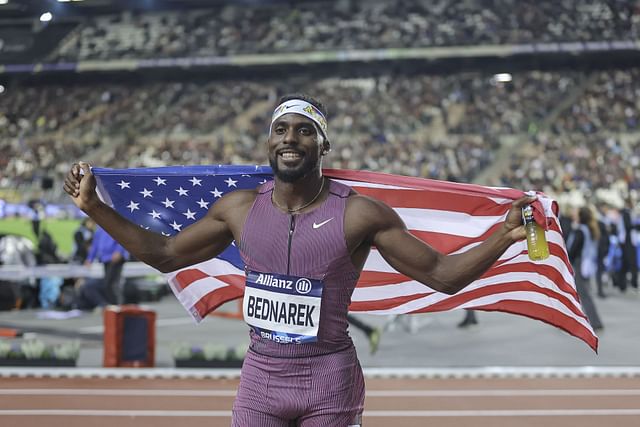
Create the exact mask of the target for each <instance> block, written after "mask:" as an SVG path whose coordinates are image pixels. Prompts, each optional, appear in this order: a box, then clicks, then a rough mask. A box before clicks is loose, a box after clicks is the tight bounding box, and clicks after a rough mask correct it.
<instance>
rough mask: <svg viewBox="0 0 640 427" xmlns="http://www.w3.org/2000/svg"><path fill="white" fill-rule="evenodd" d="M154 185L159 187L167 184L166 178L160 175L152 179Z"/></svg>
mask: <svg viewBox="0 0 640 427" xmlns="http://www.w3.org/2000/svg"><path fill="white" fill-rule="evenodd" d="M153 181H154V182H155V183H156V185H157V186H158V187H159V186H161V185H167V180H166V179H162V178H160V177H157V178H156V179H154V180H153Z"/></svg>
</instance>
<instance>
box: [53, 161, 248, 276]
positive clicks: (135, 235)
mask: <svg viewBox="0 0 640 427" xmlns="http://www.w3.org/2000/svg"><path fill="white" fill-rule="evenodd" d="M82 169H83V171H84V176H81V174H80V166H78V165H74V167H73V168H72V169H71V171H69V174H68V175H67V179H66V180H65V186H64V188H65V191H66V192H67V193H68V194H69V195H70V196H71V198H72V199H73V201H74V203H75V204H76V205H77V206H78V207H79V208H80V209H82V210H83V211H84V212H86V213H87V215H89V216H90V217H91V218H93V220H94V221H95V222H96V223H97V224H99V225H100V226H101V227H102V228H104V229H105V230H106V231H107V232H108V233H109V234H110V235H111V236H112V237H113V238H114V239H115V240H117V241H118V242H119V243H120V244H121V245H122V246H124V248H125V249H127V250H128V251H129V252H130V253H131V254H133V255H134V256H135V257H136V258H137V259H139V260H140V261H142V262H145V263H147V264H149V265H150V266H152V267H154V268H156V269H158V270H160V271H162V272H169V271H174V270H176V269H178V268H181V267H186V266H188V265H192V264H195V263H198V262H201V261H205V260H207V259H210V258H212V257H214V256H216V255H218V254H219V253H220V252H222V251H223V250H224V249H225V248H226V247H227V246H228V245H229V244H230V243H231V242H232V241H233V238H234V236H233V232H232V229H231V227H230V220H229V218H234V217H235V218H237V217H238V216H239V215H241V213H242V211H243V207H244V205H245V204H246V202H247V201H248V200H249V199H250V197H251V195H250V194H247V192H244V193H242V194H235V193H236V192H234V193H230V194H229V195H228V196H225V197H223V198H222V199H220V200H219V201H218V202H217V203H215V204H214V205H213V206H212V207H211V209H210V210H209V212H208V213H207V215H206V216H205V217H204V218H202V219H201V220H199V221H198V222H196V223H194V224H192V225H191V226H189V227H187V228H185V229H184V230H183V231H181V232H180V233H178V234H177V235H175V236H173V237H165V236H162V235H159V234H156V233H153V232H151V231H148V230H144V229H142V228H140V227H139V226H137V225H136V224H134V223H132V222H131V221H129V220H127V219H126V218H124V217H122V216H121V215H120V214H118V213H117V212H115V211H114V210H113V209H112V208H110V207H109V206H107V205H105V204H104V203H103V202H101V201H100V200H99V199H98V197H97V195H96V194H95V178H94V177H93V174H91V171H90V169H89V166H88V165H87V164H82ZM237 193H241V192H237Z"/></svg>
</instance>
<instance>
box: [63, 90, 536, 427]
mask: <svg viewBox="0 0 640 427" xmlns="http://www.w3.org/2000/svg"><path fill="white" fill-rule="evenodd" d="M325 117H326V110H325V109H324V106H323V105H322V104H320V103H319V102H317V101H316V100H314V99H313V98H310V97H307V96H305V95H291V96H286V97H283V98H282V99H281V100H280V103H279V105H278V107H277V108H276V109H275V111H274V113H273V116H272V120H271V127H270V132H269V137H268V140H267V151H268V156H269V163H270V165H271V167H272V169H273V173H274V181H272V182H268V183H266V184H263V185H262V186H260V187H258V188H256V189H255V190H246V191H245V190H237V191H234V192H232V193H228V194H226V195H225V196H224V197H222V198H221V199H220V200H219V201H218V202H216V203H215V204H214V205H213V206H212V208H211V209H210V210H209V212H208V213H207V215H206V216H205V217H204V218H203V219H201V220H200V221H198V222H197V223H195V224H193V225H192V226H190V227H188V228H186V229H184V230H183V231H181V232H180V233H178V234H177V235H175V236H173V237H164V236H161V235H157V234H155V233H151V232H149V231H146V230H143V229H142V228H140V227H139V226H137V225H135V224H133V223H131V222H129V221H127V220H126V219H124V218H123V217H121V216H119V215H118V214H117V213H116V212H115V211H113V210H112V209H111V208H109V207H108V206H107V205H105V204H103V203H102V202H100V200H99V199H98V197H97V195H96V192H95V185H96V183H95V178H94V177H93V176H92V173H91V170H90V167H89V165H88V164H86V163H80V164H74V165H73V166H72V168H71V170H70V171H69V173H68V174H67V178H66V180H65V185H64V188H65V191H66V192H67V193H68V194H69V195H71V197H72V198H73V201H74V202H75V204H76V205H77V206H78V207H79V208H80V209H82V210H83V211H85V212H86V213H87V214H88V215H90V216H91V217H92V218H93V219H94V220H95V221H96V222H97V223H98V224H99V225H101V226H103V227H104V228H105V229H107V230H108V231H109V233H110V234H111V235H112V236H113V237H114V238H115V239H116V240H118V241H119V242H120V243H122V245H123V246H124V247H125V248H127V249H128V250H129V251H130V252H131V253H132V254H133V255H134V256H135V257H136V258H138V259H139V260H141V261H143V262H146V263H147V264H149V265H151V266H153V267H155V268H157V269H158V270H160V271H163V272H169V271H175V270H177V269H179V268H182V267H186V266H189V265H192V264H195V263H198V262H202V261H205V260H207V259H210V258H212V257H214V256H216V255H218V254H219V253H221V252H222V251H223V250H224V249H225V248H226V247H227V246H228V245H230V244H231V243H232V242H233V241H235V242H236V244H237V246H238V248H239V250H240V253H241V255H242V258H243V261H244V263H245V265H246V267H245V271H246V274H247V280H246V286H245V295H244V301H245V303H244V307H243V311H244V318H245V320H246V321H247V323H248V324H249V325H250V326H251V332H250V334H251V344H250V348H249V351H248V353H247V356H246V358H245V362H244V365H243V367H242V375H241V380H240V386H239V389H238V395H237V398H236V401H235V403H234V407H233V421H232V424H233V425H234V426H243V427H247V426H248V427H252V426H256V427H257V426H260V427H285V426H290V425H292V423H293V424H294V425H298V426H303V427H315V426H328V425H330V426H342V427H344V426H359V425H360V424H361V420H360V419H361V414H362V410H363V405H364V380H363V376H362V370H361V368H360V364H359V362H358V359H357V356H356V354H355V349H354V346H353V343H352V341H351V338H350V337H349V335H348V333H347V319H346V316H347V311H348V307H349V303H350V301H351V294H352V293H353V289H354V287H355V284H356V282H357V280H358V277H359V275H360V272H361V271H362V269H363V266H364V263H365V260H366V258H367V256H368V255H369V251H370V250H371V247H372V246H374V245H375V246H376V247H377V249H378V250H379V252H380V253H381V255H382V256H383V257H384V258H385V259H386V260H387V262H389V264H391V266H393V267H394V268H395V269H396V270H397V271H399V272H401V273H403V274H406V275H408V276H410V277H412V278H414V279H415V280H418V281H419V282H421V283H424V284H425V285H428V286H429V287H431V288H432V289H435V290H437V291H440V292H445V293H448V294H453V293H455V292H457V291H459V290H460V289H462V288H464V287H465V286H466V285H468V284H469V283H471V282H472V281H473V280H475V279H477V278H478V277H479V276H480V275H481V274H482V273H483V272H484V271H485V270H487V269H488V268H489V267H490V266H491V265H492V264H493V263H494V262H495V261H496V260H497V259H498V258H499V257H500V255H501V254H502V253H503V252H504V251H505V250H506V249H507V248H508V247H509V246H511V245H512V244H513V243H514V242H516V241H519V240H522V239H524V238H525V232H524V227H522V226H521V209H522V207H523V206H524V205H526V204H527V203H531V202H533V201H534V200H535V197H523V198H521V199H518V200H517V201H515V202H514V203H513V204H512V207H511V209H510V211H509V213H508V214H507V217H506V220H505V222H504V225H503V226H502V227H501V228H500V229H499V230H498V231H496V232H495V233H494V234H493V235H492V236H491V237H489V238H488V239H487V240H486V241H485V242H483V243H482V244H481V245H478V246H476V247H475V248H473V249H471V250H469V251H468V252H466V253H464V254H457V255H450V256H445V255H443V254H441V253H439V252H437V251H436V250H434V249H433V248H431V247H430V246H428V245H426V244H425V243H423V242H422V241H420V240H418V239H417V238H415V237H413V236H412V235H411V234H410V233H409V232H408V231H407V227H406V226H405V224H404V223H403V222H402V220H401V219H400V217H399V216H398V215H397V214H396V213H395V212H394V211H393V209H391V208H390V207H389V206H387V205H386V204H384V203H382V202H379V201H377V200H375V199H372V198H369V197H366V196H362V195H359V194H357V193H355V192H353V191H352V190H351V189H350V188H349V187H347V186H344V185H342V184H340V183H337V182H334V181H330V180H327V179H325V178H324V177H323V175H322V169H321V165H322V157H323V156H325V155H326V154H327V153H328V152H329V150H330V142H329V139H328V137H327V121H326V118H325Z"/></svg>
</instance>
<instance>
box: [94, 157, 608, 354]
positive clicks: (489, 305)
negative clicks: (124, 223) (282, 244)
mask: <svg viewBox="0 0 640 427" xmlns="http://www.w3.org/2000/svg"><path fill="white" fill-rule="evenodd" d="M324 172H325V175H326V176H328V177H330V178H332V179H336V180H338V181H340V182H342V183H344V184H346V185H349V186H351V187H352V188H353V189H354V190H355V191H357V192H358V193H360V194H363V195H367V196H369V197H373V198H375V199H378V200H381V201H383V202H385V203H387V204H388V205H389V206H391V207H392V208H393V209H394V211H395V212H396V213H397V214H398V215H399V216H400V217H401V218H402V219H403V220H404V222H405V224H406V225H407V228H408V230H409V231H410V232H411V233H412V234H413V235H414V236H415V237H416V238H418V239H420V240H422V241H424V242H426V243H428V244H429V245H431V246H432V247H434V248H435V249H436V250H438V251H441V252H443V253H447V254H453V253H460V252H464V251H466V250H468V249H470V248H472V247H474V246H476V245H478V244H480V243H481V242H482V241H484V240H485V239H487V238H488V237H489V236H490V235H491V234H492V233H494V232H495V231H496V230H498V229H499V228H500V227H501V225H502V223H503V221H504V219H505V217H506V214H507V212H508V211H509V208H510V206H511V202H512V201H513V200H515V199H517V198H519V197H521V196H522V195H523V194H524V193H523V192H521V191H518V190H514V189H510V188H491V187H483V186H479V185H473V184H458V183H451V182H444V181H434V180H428V179H421V178H412V177H403V176H396V175H389V174H381V173H375V172H367V171H349V170H335V169H330V170H325V171H324ZM94 174H95V175H96V176H97V178H98V184H99V188H100V190H101V193H106V194H102V196H103V199H104V200H107V201H109V202H110V203H111V204H112V205H113V206H114V208H115V209H116V210H118V211H119V212H121V213H122V214H124V215H125V216H127V217H128V218H130V219H132V220H133V221H134V222H135V221H139V222H138V223H139V224H140V225H141V226H145V227H148V228H150V229H151V230H154V231H157V232H162V233H163V234H165V235H173V234H175V233H176V232H178V230H179V229H180V228H181V227H182V226H183V225H184V226H186V225H188V223H189V221H191V220H194V215H196V214H197V215H201V214H200V212H201V211H205V209H202V208H203V206H205V205H207V204H208V203H214V202H215V201H216V200H217V199H218V198H219V197H221V196H222V195H223V194H225V193H227V192H229V191H233V190H235V189H238V188H255V186H257V185H258V184H259V183H260V182H264V180H265V179H272V178H271V176H270V170H269V168H265V167H254V166H250V167H249V166H247V167H243V166H215V167H178V168H176V167H168V168H153V169H123V170H112V169H97V168H96V169H94ZM138 179H139V180H140V181H139V183H138V181H136V180H138ZM152 181H153V182H155V184H153V183H152ZM165 181H166V183H165ZM156 184H157V185H156ZM164 187H166V188H164ZM200 187H201V188H200ZM151 190H153V191H158V192H159V191H160V190H165V193H158V194H156V193H154V194H153V196H150V195H149V192H150V191H151ZM198 191H199V192H198ZM186 192H189V193H188V194H185V193H186ZM138 193H139V194H138ZM192 193H193V194H192ZM182 196H185V197H182ZM538 196H539V197H538V201H536V202H535V203H534V205H533V206H534V216H535V218H536V221H537V222H538V223H540V224H542V225H543V226H544V227H545V228H546V229H547V232H546V237H547V239H548V242H549V250H550V256H549V258H547V259H546V260H543V261H531V260H530V259H529V258H528V256H527V248H526V243H525V242H517V243H515V244H513V245H512V246H511V247H510V248H508V249H507V251H506V252H505V253H504V254H503V255H502V256H501V257H500V258H499V259H498V260H497V261H496V263H495V264H494V265H493V266H492V267H491V268H490V269H489V270H488V271H487V272H486V273H485V274H484V275H483V276H482V277H481V278H479V279H478V280H476V281H475V282H473V283H472V284H470V285H469V286H468V287H467V288H465V289H464V290H462V291H460V292H458V293H457V294H455V295H446V294H442V293H438V292H435V291H434V290H432V289H431V288H429V287H428V286H425V285H423V284H421V283H418V282H416V281H414V280H412V279H410V278H409V277H407V276H405V275H403V274H400V273H398V272H396V271H395V270H394V269H393V268H392V267H391V266H390V265H389V264H388V263H387V262H386V261H385V260H384V259H383V257H382V256H381V255H380V253H379V252H378V251H377V249H376V248H372V250H371V253H370V256H369V258H368V259H367V261H366V263H365V266H364V270H363V272H362V274H361V276H360V280H359V282H358V285H357V287H356V289H355V291H354V293H353V296H352V304H351V306H350V309H351V310H352V311H359V312H369V313H374V314H402V313H427V312H437V311H446V310H453V309H476V310H485V311H502V312H507V313H512V314H518V315H523V316H527V317H530V318H532V319H537V320H541V321H543V322H546V323H548V324H550V325H553V326H556V327H558V328H560V329H562V330H564V331H566V332H568V333H569V334H571V335H573V336H575V337H578V338H579V339H581V340H583V341H585V342H586V343H587V344H588V345H589V346H591V347H592V348H593V349H594V350H595V349H597V343H598V339H597V336H596V335H595V334H594V332H593V329H592V328H591V326H590V325H589V322H588V321H587V319H586V317H585V315H584V313H583V312H582V309H581V306H580V302H579V299H578V295H577V292H576V290H575V283H574V279H573V270H572V268H571V265H570V263H569V260H568V256H567V252H566V248H565V244H564V240H563V238H562V232H561V230H560V226H559V222H558V219H557V206H556V204H555V202H553V201H552V200H550V199H548V198H547V197H546V196H545V195H544V194H538ZM163 198H164V200H163ZM198 198H200V200H199V201H198V202H196V200H197V199H198ZM174 199H175V201H176V203H191V204H190V205H187V204H181V205H180V206H177V205H176V206H175V207H174V206H173V205H172V202H173V201H174ZM191 199H194V200H193V201H191V202H189V200H191ZM161 200H163V201H161ZM170 202H171V203H170ZM153 203H156V204H155V205H154V204H153ZM167 205H171V206H169V207H167ZM154 206H155V207H154ZM138 210H140V212H138ZM152 210H153V211H154V212H155V215H153V214H152V213H151V211H152ZM158 214H160V215H161V218H156V216H158ZM143 215H144V216H143ZM149 215H153V218H152V219H150V216H149ZM170 215H174V216H170ZM185 217H186V218H187V219H189V221H187V220H185ZM156 219H158V221H155V220H156ZM197 219H199V217H198V216H195V220H197ZM172 221H173V222H172ZM185 224H186V225H185ZM243 269H244V266H243V265H241V261H240V257H239V253H238V251H237V249H236V248H235V247H232V248H231V249H230V250H229V251H225V253H224V254H223V255H221V256H220V257H219V258H216V259H213V260H210V261H207V262H204V263H200V264H197V265H193V266H190V267H187V268H184V269H182V270H179V271H175V272H172V273H168V274H167V275H166V276H167V278H168V281H169V283H170V286H171V288H172V290H173V291H174V293H175V295H176V297H177V298H178V300H179V301H180V303H181V304H182V305H183V306H184V307H185V309H187V311H188V312H189V313H191V315H192V316H193V317H194V319H196V320H197V321H199V320H201V319H202V318H204V317H205V316H206V315H207V314H208V313H210V312H211V311H213V310H215V309H216V308H217V307H219V306H220V305H221V304H223V303H225V302H227V301H231V300H233V299H237V298H241V297H242V295H243V291H244V271H243Z"/></svg>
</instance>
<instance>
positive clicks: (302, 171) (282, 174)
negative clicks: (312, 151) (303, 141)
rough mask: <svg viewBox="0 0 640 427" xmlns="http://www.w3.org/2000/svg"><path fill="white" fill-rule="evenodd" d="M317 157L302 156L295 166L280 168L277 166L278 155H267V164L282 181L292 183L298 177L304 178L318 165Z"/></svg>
mask: <svg viewBox="0 0 640 427" xmlns="http://www.w3.org/2000/svg"><path fill="white" fill-rule="evenodd" d="M318 162H319V157H313V156H304V160H303V161H302V163H301V164H300V165H299V166H297V167H295V168H287V169H284V170H283V169H280V167H279V166H278V155H277V154H276V155H274V156H273V157H271V156H270V157H269V166H271V169H272V170H273V174H274V175H275V176H276V177H277V178H278V179H280V180H281V181H283V182H287V183H292V182H296V181H297V180H299V179H300V178H304V177H305V176H307V175H308V174H309V173H310V172H312V171H314V170H315V169H316V167H317V166H318Z"/></svg>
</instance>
